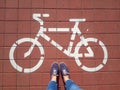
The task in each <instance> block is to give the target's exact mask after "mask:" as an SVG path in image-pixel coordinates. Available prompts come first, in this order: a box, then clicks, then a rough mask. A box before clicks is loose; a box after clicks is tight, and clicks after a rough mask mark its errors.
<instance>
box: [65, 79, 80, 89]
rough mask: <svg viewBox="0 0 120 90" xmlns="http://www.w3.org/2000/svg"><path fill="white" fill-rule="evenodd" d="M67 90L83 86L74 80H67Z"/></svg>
mask: <svg viewBox="0 0 120 90" xmlns="http://www.w3.org/2000/svg"><path fill="white" fill-rule="evenodd" d="M65 86H66V90H81V88H80V87H79V86H78V85H77V84H76V83H75V82H73V81H72V80H70V79H69V80H67V81H66V82H65Z"/></svg>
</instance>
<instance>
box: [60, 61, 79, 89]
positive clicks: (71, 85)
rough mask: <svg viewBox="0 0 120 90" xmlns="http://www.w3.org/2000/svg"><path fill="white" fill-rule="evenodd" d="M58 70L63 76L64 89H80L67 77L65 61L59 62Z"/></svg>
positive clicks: (67, 71)
mask: <svg viewBox="0 0 120 90" xmlns="http://www.w3.org/2000/svg"><path fill="white" fill-rule="evenodd" d="M60 71H61V74H62V76H63V79H64V82H65V87H66V90H81V88H80V87H79V86H78V85H77V84H76V83H74V82H73V81H72V80H70V78H69V74H70V72H69V69H68V67H67V66H66V64H65V63H61V64H60Z"/></svg>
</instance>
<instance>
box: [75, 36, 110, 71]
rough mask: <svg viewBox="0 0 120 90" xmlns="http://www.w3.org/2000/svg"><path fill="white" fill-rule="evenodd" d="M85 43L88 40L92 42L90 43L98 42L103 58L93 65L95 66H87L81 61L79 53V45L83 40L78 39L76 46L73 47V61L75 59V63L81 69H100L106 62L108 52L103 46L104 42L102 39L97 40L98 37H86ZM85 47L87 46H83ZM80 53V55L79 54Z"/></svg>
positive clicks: (81, 44)
mask: <svg viewBox="0 0 120 90" xmlns="http://www.w3.org/2000/svg"><path fill="white" fill-rule="evenodd" d="M85 40H86V42H87V43H89V42H92V43H96V44H98V46H99V47H100V48H101V51H102V52H103V59H102V62H101V63H100V64H99V65H97V66H95V67H88V66H86V65H84V64H83V63H82V62H81V60H80V59H81V58H82V57H83V56H82V55H81V54H79V50H80V49H81V47H82V46H83V45H84V46H85V44H84V42H83V41H80V42H78V43H77V45H76V47H75V61H76V64H77V65H78V66H79V67H81V69H83V70H84V71H87V72H96V71H98V70H100V69H102V68H103V67H104V65H105V64H106V63H107V60H108V52H107V48H106V47H105V45H104V43H103V42H102V41H99V40H98V39H96V38H86V39H85ZM85 47H88V45H87V46H85ZM80 55H81V56H80Z"/></svg>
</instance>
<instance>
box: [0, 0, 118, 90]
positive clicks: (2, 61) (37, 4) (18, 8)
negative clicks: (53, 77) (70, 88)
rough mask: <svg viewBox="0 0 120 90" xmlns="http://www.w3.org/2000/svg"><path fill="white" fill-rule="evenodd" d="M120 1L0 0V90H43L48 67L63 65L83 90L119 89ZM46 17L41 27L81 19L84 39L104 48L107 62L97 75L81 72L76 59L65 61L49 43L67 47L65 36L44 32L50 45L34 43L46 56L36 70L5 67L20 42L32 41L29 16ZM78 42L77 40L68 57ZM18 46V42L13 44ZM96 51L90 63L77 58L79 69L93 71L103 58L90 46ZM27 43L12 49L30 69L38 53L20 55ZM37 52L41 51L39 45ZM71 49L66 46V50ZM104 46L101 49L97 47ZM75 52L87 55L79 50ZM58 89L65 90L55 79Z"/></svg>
mask: <svg viewBox="0 0 120 90" xmlns="http://www.w3.org/2000/svg"><path fill="white" fill-rule="evenodd" d="M119 9H120V0H0V90H45V89H46V87H47V85H48V82H49V80H50V75H49V70H50V66H51V64H52V63H53V62H54V61H56V62H59V63H60V62H65V63H66V64H67V65H68V67H69V69H70V72H71V76H70V77H71V79H73V80H74V81H75V82H76V83H77V84H78V85H80V86H81V87H82V88H83V89H84V90H120V78H119V76H120V65H119V63H120V55H119V52H120V30H119V29H120V10H119ZM34 13H41V14H44V13H48V14H50V17H46V18H42V19H43V20H44V27H45V28H73V26H74V23H73V22H69V19H70V18H86V22H82V23H81V24H80V25H79V28H80V30H81V32H82V35H84V37H85V38H89V37H92V38H93V37H94V38H98V40H101V41H102V42H103V43H104V44H105V46H106V47H107V52H108V62H107V64H106V65H105V66H104V67H103V68H102V69H101V70H99V71H97V72H86V71H84V70H82V69H81V67H79V66H77V64H76V62H75V58H73V57H68V56H67V55H65V54H64V53H63V52H62V51H63V49H62V51H60V50H58V49H57V48H56V47H54V46H53V45H51V44H50V42H51V41H52V39H53V40H55V41H56V42H58V43H59V44H60V45H61V46H63V48H66V49H67V48H68V45H69V41H70V36H71V34H72V31H70V32H67V33H66V32H46V35H48V36H49V37H50V38H51V40H50V41H49V42H48V41H46V40H45V39H43V38H41V37H40V38H39V39H38V41H39V42H40V43H41V44H42V46H43V47H44V52H45V55H42V56H43V57H45V58H44V59H42V60H43V64H42V65H41V67H40V68H39V69H37V70H36V71H34V72H32V73H24V72H23V71H22V72H18V71H17V70H15V69H14V68H13V67H12V65H11V63H10V57H11V56H10V57H9V54H10V48H11V46H12V44H13V43H15V42H16V41H17V40H18V39H21V38H26V37H29V38H34V37H35V36H36V34H37V32H38V30H39V28H40V25H39V23H38V22H36V21H35V20H34V19H33V18H32V15H33V14H34ZM79 41H80V37H79V36H76V38H75V41H74V44H73V49H72V52H74V49H75V47H76V44H77V43H78V42H79ZM15 44H16V45H18V43H17V42H16V43H15ZM89 45H90V46H91V48H92V50H93V51H94V52H95V57H94V58H85V57H83V58H79V59H80V61H81V62H82V65H86V66H88V67H94V66H97V65H99V64H100V63H101V62H102V59H103V56H104V54H103V52H102V49H101V48H100V47H99V44H94V43H89ZM30 46H31V43H23V44H21V45H19V48H16V49H15V53H14V59H15V62H16V63H17V64H18V65H20V66H22V67H23V69H24V68H29V67H33V66H35V65H36V64H37V63H38V61H39V58H40V56H41V53H40V52H39V49H38V47H37V46H35V47H34V49H33V51H32V53H31V55H29V56H28V57H26V58H24V53H25V52H26V51H27V50H28V49H29V47H30ZM40 47H41V46H40ZM69 47H70V46H69ZM102 47H104V46H102ZM58 48H60V47H58ZM78 52H79V53H80V52H82V53H85V52H87V50H86V47H81V48H80V51H78ZM59 79H60V80H59V90H65V89H64V84H63V81H62V78H61V77H59Z"/></svg>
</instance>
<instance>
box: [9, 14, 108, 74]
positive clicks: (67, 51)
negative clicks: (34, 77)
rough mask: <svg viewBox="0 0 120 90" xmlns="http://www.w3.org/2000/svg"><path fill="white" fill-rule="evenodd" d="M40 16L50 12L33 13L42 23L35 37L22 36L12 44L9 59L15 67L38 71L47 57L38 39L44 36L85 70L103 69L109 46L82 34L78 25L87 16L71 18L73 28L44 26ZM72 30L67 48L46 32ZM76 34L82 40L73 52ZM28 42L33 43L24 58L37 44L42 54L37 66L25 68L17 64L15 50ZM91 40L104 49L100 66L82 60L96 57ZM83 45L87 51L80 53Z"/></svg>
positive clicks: (20, 70) (46, 15)
mask: <svg viewBox="0 0 120 90" xmlns="http://www.w3.org/2000/svg"><path fill="white" fill-rule="evenodd" d="M40 17H49V14H33V19H34V20H36V21H38V22H39V24H40V29H39V31H38V33H37V34H36V36H35V38H21V39H19V40H17V41H16V42H15V43H14V44H13V45H12V46H11V48H10V52H9V59H10V63H11V65H12V66H13V68H14V69H16V70H17V71H19V72H24V73H31V72H34V71H36V70H37V69H38V68H39V67H40V66H41V65H42V63H43V61H44V58H45V57H44V54H45V52H44V48H43V46H42V44H41V43H40V42H39V41H38V39H39V37H42V38H44V39H45V40H46V41H48V42H49V43H50V44H52V45H53V46H55V47H56V48H57V49H58V50H60V51H61V52H63V54H65V55H67V56H69V57H73V58H74V59H75V62H76V64H77V65H78V66H79V67H81V69H83V70H85V71H88V72H95V71H98V70H100V69H102V68H103V67H104V65H105V64H106V63H107V59H108V52H107V48H106V47H105V45H104V43H103V42H102V41H100V40H98V39H97V38H91V37H90V38H85V37H84V36H83V35H82V32H81V30H80V29H79V27H78V25H79V24H80V23H81V22H85V21H86V20H85V18H82V19H75V18H72V19H69V21H70V22H74V23H75V24H74V26H73V28H44V21H43V20H42V19H41V18H40ZM70 30H71V32H72V34H71V36H70V42H69V45H68V47H67V49H64V48H63V47H62V46H61V45H60V44H58V43H57V42H56V41H54V40H53V39H51V38H50V37H49V36H48V35H46V34H45V32H70ZM76 35H78V36H79V37H80V41H79V42H78V43H77V44H76V47H75V49H74V52H72V49H73V43H74V42H73V41H74V40H75V37H76ZM28 42H29V43H32V44H31V46H30V47H29V49H28V51H27V52H25V53H24V58H26V57H28V56H30V55H31V53H32V51H33V49H34V47H35V46H37V48H38V49H39V52H40V53H41V56H40V59H39V61H38V63H37V64H36V65H35V66H33V67H30V68H23V67H21V66H20V65H18V64H17V62H16V60H15V58H14V53H15V50H16V48H17V46H18V45H20V44H22V43H28ZM89 42H92V43H96V44H98V46H99V47H100V48H101V49H102V52H103V59H102V62H101V63H100V64H99V65H98V66H95V67H88V66H86V65H84V64H83V63H82V62H81V60H80V58H82V57H83V56H84V57H94V52H93V50H92V48H91V46H90V45H89ZM82 46H84V47H86V48H87V53H79V50H80V49H81V47H82Z"/></svg>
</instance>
